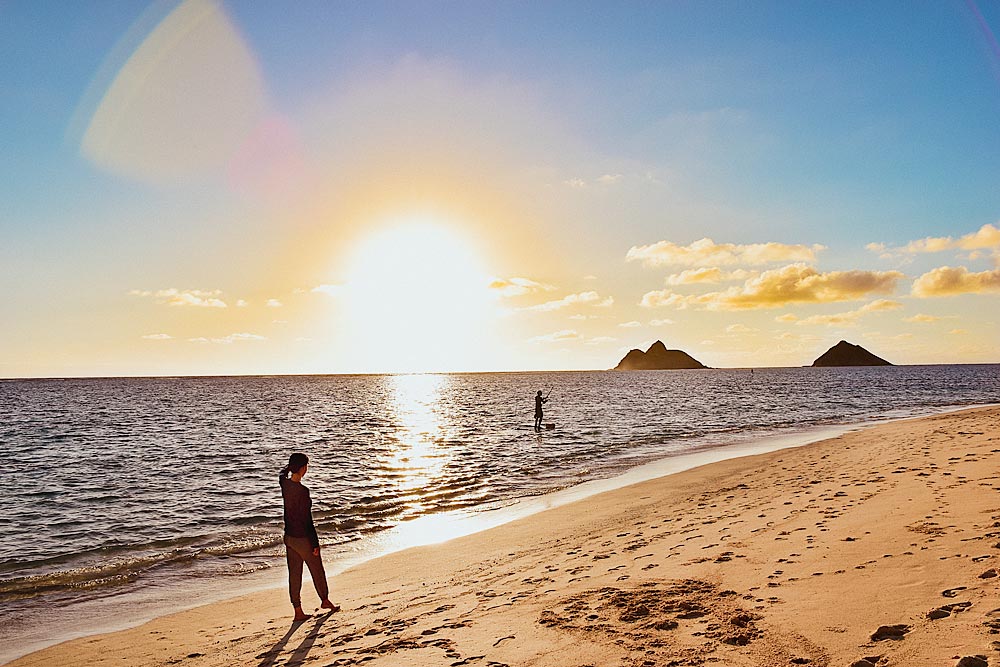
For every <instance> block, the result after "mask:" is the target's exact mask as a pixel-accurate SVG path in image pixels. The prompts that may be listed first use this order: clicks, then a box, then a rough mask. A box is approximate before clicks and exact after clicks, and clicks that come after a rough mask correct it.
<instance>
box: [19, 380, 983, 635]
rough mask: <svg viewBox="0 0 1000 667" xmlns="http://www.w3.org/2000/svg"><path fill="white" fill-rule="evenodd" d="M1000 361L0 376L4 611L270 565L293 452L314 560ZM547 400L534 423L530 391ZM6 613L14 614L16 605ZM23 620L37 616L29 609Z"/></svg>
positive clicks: (907, 408)
mask: <svg viewBox="0 0 1000 667" xmlns="http://www.w3.org/2000/svg"><path fill="white" fill-rule="evenodd" d="M998 370H1000V366H996V365H981V366H910V367H886V368H851V369H818V368H795V369H792V368H789V369H758V370H756V371H755V372H754V373H753V374H751V373H750V372H749V371H746V370H709V371H680V372H677V371H664V372H624V373H615V372H580V373H538V374H532V373H507V374H457V375H406V376H303V377H233V378H224V377H223V378H141V379H124V378H119V379H89V380H26V381H5V382H0V453H2V459H0V473H2V475H3V487H4V492H3V494H2V495H0V602H4V603H7V604H5V605H4V607H5V608H6V609H7V612H0V621H2V620H3V616H4V613H8V614H9V613H14V612H15V611H16V612H17V613H18V614H19V618H21V617H23V615H24V614H25V613H27V612H29V611H30V609H31V600H32V599H33V598H35V597H36V596H40V595H43V594H45V597H46V601H47V602H48V603H50V604H51V603H52V602H53V601H56V602H63V603H66V602H78V601H80V600H86V599H88V598H90V597H93V596H101V595H108V594H115V593H118V592H121V591H123V590H128V589H129V588H130V587H135V586H137V585H141V584H143V583H145V584H148V583H149V582H151V581H156V580H157V579H156V576H157V575H158V574H160V575H164V576H167V575H171V576H183V577H185V578H191V577H218V576H219V575H238V574H243V573H246V572H251V571H254V570H257V569H260V568H264V567H268V566H270V565H272V564H274V563H275V562H276V560H275V557H276V556H277V555H278V553H279V549H278V545H279V544H280V518H281V499H280V492H279V490H278V486H277V479H276V476H277V471H278V470H279V469H280V468H281V467H282V465H284V463H285V462H286V461H287V457H288V454H289V453H290V452H292V451H295V450H301V451H304V452H306V453H308V454H309V456H310V457H311V459H312V465H311V466H310V470H309V474H308V476H307V478H306V483H307V485H308V486H309V487H310V488H311V489H312V492H313V498H314V516H315V518H316V522H317V525H318V528H319V532H320V536H321V539H322V540H323V542H324V544H326V545H332V546H336V545H338V544H347V543H351V542H354V541H356V540H358V539H360V538H362V537H363V536H365V535H367V534H371V533H373V532H378V531H381V530H384V529H385V528H388V527H391V526H393V525H395V524H398V523H399V522H402V521H406V520H408V519H412V518H415V517H418V516H421V515H426V514H433V513H440V512H446V511H451V510H459V509H468V508H484V507H494V506H497V505H498V504H504V503H508V502H512V501H514V500H516V499H517V498H521V497H525V496H529V495H537V494H541V493H545V492H549V491H553V490H555V489H558V488H563V487H566V486H569V485H572V484H576V483H579V482H581V481H585V480H588V479H593V478H598V477H607V476H610V475H613V474H615V473H616V472H619V471H621V470H623V469H625V468H628V467H632V466H634V465H637V464H640V463H643V462H646V461H649V460H652V459H656V458H661V457H664V456H669V455H671V454H674V453H679V452H683V451H690V450H691V449H694V448H698V447H706V446H713V445H719V444H725V443H730V442H734V441H737V440H740V439H745V438H748V437H754V436H757V435H760V434H762V433H765V432H772V431H776V430H781V429H789V428H805V427H809V426H813V425H818V424H830V423H841V424H842V423H850V422H857V421H864V420H868V419H873V418H882V417H887V416H903V415H906V414H916V413H920V412H925V411H927V410H928V409H932V408H934V407H942V406H952V405H964V404H979V403H990V402H996V401H997V400H998V396H1000V391H998V389H1000V379H998ZM540 388H542V389H545V390H551V391H552V395H551V401H550V403H549V404H548V406H547V412H546V419H545V421H547V422H553V423H555V424H556V425H557V428H556V430H554V431H545V432H543V433H542V434H540V435H538V434H536V433H535V432H534V431H533V430H532V428H531V424H532V412H533V405H534V404H533V395H534V393H535V391H536V390H537V389H540ZM15 602H17V603H18V604H13V603H15ZM26 610H27V611H26Z"/></svg>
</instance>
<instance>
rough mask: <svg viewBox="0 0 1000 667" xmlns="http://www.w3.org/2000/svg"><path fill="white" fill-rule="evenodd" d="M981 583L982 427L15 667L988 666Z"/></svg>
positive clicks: (495, 535)
mask: <svg viewBox="0 0 1000 667" xmlns="http://www.w3.org/2000/svg"><path fill="white" fill-rule="evenodd" d="M995 568H1000V409H998V408H981V409H974V410H967V411H963V412H957V413H951V414H945V415H938V416H934V417H927V418H921V419H915V420H909V421H902V422H894V423H890V424H883V425H879V426H875V427H872V428H869V429H864V430H862V431H857V432H854V433H849V434H847V435H843V436H841V437H838V438H834V439H831V440H826V441H823V442H819V443H815V444H812V445H808V446H805V447H801V448H797V449H792V450H783V451H779V452H774V453H770V454H764V455H759V456H753V457H747V458H742V459H733V460H729V461H724V462H721V463H715V464H711V465H708V466H704V467H702V468H697V469H694V470H690V471H687V472H683V473H679V474H676V475H670V476H667V477H663V478H660V479H656V480H652V481H649V482H643V483H641V484H636V485H634V486H630V487H626V488H623V489H618V490H615V491H611V492H607V493H604V494H601V495H597V496H594V497H592V498H589V499H586V500H582V501H579V502H576V503H573V504H570V505H566V506H563V507H560V508H556V509H553V510H549V511H546V512H542V513H539V514H535V515H533V516H530V517H527V518H525V519H521V520H518V521H516V522H513V523H510V524H507V525H504V526H500V527H498V528H494V529H491V530H489V531H486V532H482V533H478V534H475V535H471V536H468V537H463V538H459V539H456V540H453V541H451V542H447V543H444V544H440V545H435V546H431V547H421V548H417V549H411V550H408V551H404V552H400V553H396V554H392V555H389V556H385V557H382V558H380V559H377V560H374V561H371V562H368V563H366V564H364V565H361V566H359V567H357V568H355V569H353V570H349V571H347V572H345V573H343V574H341V575H338V576H337V577H335V578H333V579H332V580H331V582H330V583H331V589H332V591H333V595H332V597H333V599H334V600H335V601H338V602H340V604H342V605H343V610H342V611H341V612H340V613H337V614H332V615H330V614H328V615H321V616H316V617H314V618H313V619H311V620H309V621H306V622H305V623H302V624H300V625H297V626H290V624H289V621H290V612H291V609H290V607H289V606H288V603H287V600H286V593H285V591H284V590H283V589H276V590H271V591H265V592H263V593H256V594H252V595H248V596H244V597H241V598H236V599H233V600H229V601H226V602H221V603H217V604H211V605H207V606H204V607H200V608H197V609H193V610H190V611H185V612H181V613H178V614H174V615H171V616H165V617H162V618H159V619H156V620H154V621H151V622H149V623H146V624H145V625H142V626H140V627H136V628H133V629H130V630H124V631H121V632H115V633H111V634H107V635H100V636H94V637H87V638H83V639H78V640H74V641H70V642H67V643H64V644H60V645H58V646H54V647H51V648H49V649H46V650H43V651H40V652H38V653H34V654H31V655H29V656H26V657H24V658H21V659H19V660H16V661H15V662H14V663H12V664H13V665H17V666H18V667H27V666H29V665H30V666H36V665H45V666H53V665H60V666H61V665H129V666H136V665H181V666H182V667H208V666H216V665H218V666H222V665H226V666H229V665H253V666H256V667H271V666H276V665H300V664H304V665H317V666H325V665H359V664H362V663H364V664H366V665H368V666H369V667H375V666H381V665H394V666H399V665H407V666H410V665H412V666H419V665H451V666H454V667H457V666H459V665H475V666H476V667H500V666H501V665H546V666H548V665H552V666H566V667H582V666H584V665H593V666H595V667H596V666H600V667H604V666H609V665H630V666H631V665H634V666H641V665H650V666H652V665H698V664H706V663H715V664H718V665H761V666H764V665H794V664H810V665H844V666H846V665H851V664H852V663H855V661H857V660H861V659H862V658H865V657H867V658H868V660H869V661H870V662H872V663H875V664H876V665H878V666H879V667H881V666H882V665H955V664H958V662H959V660H960V659H961V658H963V657H964V656H975V655H977V654H978V655H980V656H982V657H983V658H986V659H988V660H989V663H990V664H994V665H1000V643H998V642H995V641H994V640H998V639H1000V635H998V634H996V633H998V632H1000V586H998V582H1000V578H997V577H996V571H997V570H996V569H995ZM303 591H304V594H305V596H304V600H306V606H307V607H309V606H312V607H315V606H316V605H317V604H318V600H316V597H315V593H314V592H313V591H312V590H311V587H310V584H309V581H308V579H307V580H306V582H304V586H303ZM930 612H934V613H933V614H930ZM937 616H940V618H934V617H937ZM881 626H891V627H890V628H889V629H888V630H886V629H883V630H882V631H881V635H884V636H885V638H881V637H880V636H879V635H878V634H877V633H878V631H879V629H880V627H881ZM873 635H875V636H874V637H873ZM962 664H963V667H964V665H970V666H971V665H981V664H986V663H977V662H976V661H975V659H972V658H965V660H964V662H963V663H962ZM860 667H867V665H866V663H861V664H860Z"/></svg>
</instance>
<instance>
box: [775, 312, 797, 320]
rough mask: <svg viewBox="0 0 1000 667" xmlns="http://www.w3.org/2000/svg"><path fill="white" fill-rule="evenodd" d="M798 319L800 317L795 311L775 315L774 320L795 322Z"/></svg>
mask: <svg viewBox="0 0 1000 667" xmlns="http://www.w3.org/2000/svg"><path fill="white" fill-rule="evenodd" d="M797 319H799V318H798V316H797V315H794V314H793V313H785V314H784V315H778V316H777V317H775V318H774V321H775V322H794V321H795V320H797Z"/></svg>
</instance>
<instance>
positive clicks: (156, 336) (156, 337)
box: [141, 333, 173, 340]
mask: <svg viewBox="0 0 1000 667" xmlns="http://www.w3.org/2000/svg"><path fill="white" fill-rule="evenodd" d="M141 338H143V339H144V340H171V339H172V338H173V336H171V335H170V334H165V333H154V334H145V335H144V336H141Z"/></svg>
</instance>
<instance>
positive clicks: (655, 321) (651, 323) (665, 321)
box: [649, 317, 674, 327]
mask: <svg viewBox="0 0 1000 667" xmlns="http://www.w3.org/2000/svg"><path fill="white" fill-rule="evenodd" d="M673 323H674V321H673V320H672V319H670V318H669V317H661V318H658V319H652V320H650V321H649V326H651V327H662V326H663V325H664V324H673Z"/></svg>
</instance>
